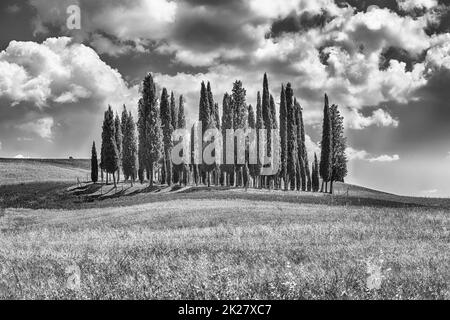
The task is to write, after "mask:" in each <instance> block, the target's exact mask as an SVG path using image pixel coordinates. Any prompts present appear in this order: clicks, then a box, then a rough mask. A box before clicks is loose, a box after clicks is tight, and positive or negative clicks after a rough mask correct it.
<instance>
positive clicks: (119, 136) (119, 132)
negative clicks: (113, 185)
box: [114, 113, 123, 182]
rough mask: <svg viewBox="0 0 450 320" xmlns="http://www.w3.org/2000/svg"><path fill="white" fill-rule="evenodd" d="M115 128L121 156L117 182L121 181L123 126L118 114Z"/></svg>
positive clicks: (118, 150)
mask: <svg viewBox="0 0 450 320" xmlns="http://www.w3.org/2000/svg"><path fill="white" fill-rule="evenodd" d="M114 127H115V140H116V146H117V152H118V154H119V168H118V169H117V182H119V180H120V166H121V165H122V140H123V134H122V125H121V122H120V118H119V115H118V114H117V113H116V117H115V119H114Z"/></svg>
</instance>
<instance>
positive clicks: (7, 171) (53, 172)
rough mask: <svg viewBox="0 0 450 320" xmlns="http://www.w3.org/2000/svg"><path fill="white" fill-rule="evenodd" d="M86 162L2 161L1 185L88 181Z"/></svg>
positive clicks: (87, 163)
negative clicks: (78, 179)
mask: <svg viewBox="0 0 450 320" xmlns="http://www.w3.org/2000/svg"><path fill="white" fill-rule="evenodd" d="M88 165H89V162H87V161H86V160H63V159H59V160H58V159H55V160H50V159H43V160H39V159H0V185H7V184H17V183H23V182H38V181H40V182H43V181H45V182H48V181H71V182H72V183H75V182H76V179H77V178H80V179H81V180H86V177H87V176H88V175H89V174H90V173H89V170H88V168H89V167H88Z"/></svg>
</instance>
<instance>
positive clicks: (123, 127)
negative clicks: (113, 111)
mask: <svg viewBox="0 0 450 320" xmlns="http://www.w3.org/2000/svg"><path fill="white" fill-rule="evenodd" d="M127 121H128V111H127V107H126V106H125V105H123V110H122V118H121V120H120V129H121V130H122V171H123V175H124V179H125V180H128V178H129V177H130V176H128V175H127V174H126V173H125V169H124V168H123V160H124V159H123V158H124V150H125V148H126V143H125V140H126V136H127V134H128V133H127Z"/></svg>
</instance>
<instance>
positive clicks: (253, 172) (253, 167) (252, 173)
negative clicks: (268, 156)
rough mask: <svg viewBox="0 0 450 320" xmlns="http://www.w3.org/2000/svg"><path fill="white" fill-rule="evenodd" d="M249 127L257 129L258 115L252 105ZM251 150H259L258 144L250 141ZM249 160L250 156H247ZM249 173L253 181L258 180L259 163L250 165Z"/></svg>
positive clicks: (249, 110)
mask: <svg viewBox="0 0 450 320" xmlns="http://www.w3.org/2000/svg"><path fill="white" fill-rule="evenodd" d="M248 127H249V129H252V130H256V117H255V111H254V110H253V107H252V105H249V106H248ZM257 143H258V139H256V144H257ZM250 150H256V152H257V151H258V147H257V145H252V144H250V143H249V148H248V153H249V152H250ZM247 162H249V156H247ZM248 170H249V171H248V173H249V175H250V176H251V177H252V179H253V182H255V181H256V177H257V176H258V175H259V173H260V170H261V168H260V167H259V165H258V164H257V163H255V164H250V163H249V165H248Z"/></svg>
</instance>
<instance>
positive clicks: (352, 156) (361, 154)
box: [345, 147, 369, 160]
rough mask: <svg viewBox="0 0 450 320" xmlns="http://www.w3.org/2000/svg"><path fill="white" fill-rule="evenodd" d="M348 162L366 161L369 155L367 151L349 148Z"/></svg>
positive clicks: (347, 151)
mask: <svg viewBox="0 0 450 320" xmlns="http://www.w3.org/2000/svg"><path fill="white" fill-rule="evenodd" d="M345 153H346V155H347V159H348V160H366V159H367V157H368V156H369V154H368V153H367V152H366V151H365V150H356V149H353V148H351V147H348V148H347V149H346V150H345Z"/></svg>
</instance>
